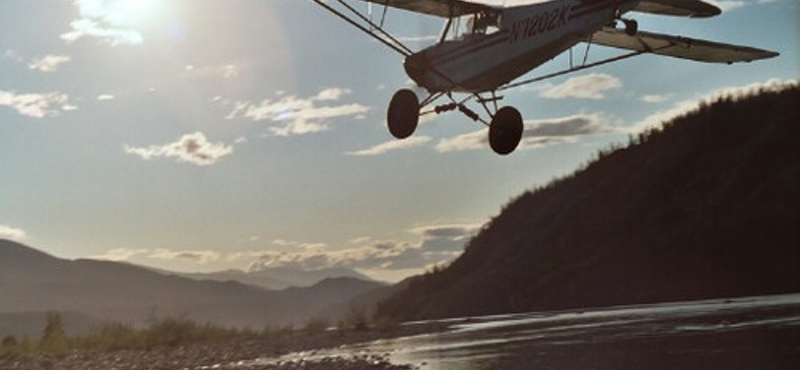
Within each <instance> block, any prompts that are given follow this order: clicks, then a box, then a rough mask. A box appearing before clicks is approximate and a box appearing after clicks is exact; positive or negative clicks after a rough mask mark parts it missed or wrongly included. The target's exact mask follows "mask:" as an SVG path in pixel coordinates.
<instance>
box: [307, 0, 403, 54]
mask: <svg viewBox="0 0 800 370" xmlns="http://www.w3.org/2000/svg"><path fill="white" fill-rule="evenodd" d="M312 1H313V2H315V3H317V5H319V6H321V7H323V8H325V10H327V11H329V12H331V13H333V14H334V15H335V16H337V17H339V18H341V19H342V20H344V21H345V22H347V23H350V25H352V26H353V27H356V28H358V29H359V30H361V31H362V32H364V33H366V34H367V35H369V36H370V37H372V38H374V39H376V40H378V41H380V42H381V43H383V44H384V45H386V46H388V47H390V48H391V49H392V50H394V51H396V52H398V53H400V54H401V55H403V56H404V57H408V56H409V55H411V54H413V53H412V51H411V49H409V48H408V47H406V46H405V45H403V43H402V42H400V41H399V40H397V39H396V38H394V37H393V36H392V35H390V34H389V33H388V32H386V31H384V30H383V28H382V27H381V26H380V25H377V24H375V23H374V22H372V21H371V20H370V19H368V18H367V17H365V16H364V15H363V14H361V13H359V12H358V11H357V10H355V9H353V7H352V6H350V5H349V4H347V3H345V2H344V1H343V0H336V1H337V2H339V4H341V5H342V6H344V7H345V8H346V9H347V10H349V11H350V12H351V13H353V14H354V15H356V16H357V17H358V18H359V19H361V20H362V21H363V22H365V23H367V24H368V25H369V26H370V27H372V28H373V29H374V30H376V31H378V32H379V33H380V35H378V34H376V33H375V32H373V31H372V30H370V29H368V28H367V27H365V26H363V25H361V24H359V23H358V22H356V21H355V20H353V19H352V18H350V17H348V16H347V15H346V14H344V13H342V12H341V11H339V10H338V9H335V8H333V7H331V6H330V5H328V4H326V3H324V2H323V1H322V0H312ZM381 23H383V22H381ZM387 39H388V40H387Z"/></svg>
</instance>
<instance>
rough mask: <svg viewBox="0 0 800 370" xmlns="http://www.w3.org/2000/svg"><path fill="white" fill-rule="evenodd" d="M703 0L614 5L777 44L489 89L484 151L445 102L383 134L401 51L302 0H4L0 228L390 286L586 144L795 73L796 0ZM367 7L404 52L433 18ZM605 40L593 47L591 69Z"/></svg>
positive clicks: (49, 245)
mask: <svg viewBox="0 0 800 370" xmlns="http://www.w3.org/2000/svg"><path fill="white" fill-rule="evenodd" d="M357 3H358V4H355V5H356V6H357V7H359V9H364V8H365V5H363V4H362V3H360V2H357ZM717 4H718V5H719V6H720V7H721V8H722V9H723V10H724V12H723V14H721V15H720V16H718V17H715V18H711V19H686V18H674V17H658V16H650V15H644V14H633V13H631V18H634V19H636V20H638V21H639V29H640V30H648V31H654V32H661V33H668V34H678V35H682V36H689V37H695V38H702V39H709V40H714V41H721V42H727V43H734V44H741V45H748V46H753V47H758V48H763V49H767V50H773V51H777V52H779V53H780V54H781V55H780V56H779V57H777V58H773V59H769V60H763V61H758V62H753V63H742V64H734V65H720V64H703V63H697V62H691V61H684V60H678V59H672V58H665V57H657V56H641V57H637V58H633V59H628V60H625V61H622V62H619V63H615V64H610V65H604V66H601V67H598V68H594V69H590V70H587V71H581V72H578V73H575V74H571V75H567V76H563V77H559V78H555V79H551V80H548V81H545V82H541V83H538V84H533V85H529V86H525V87H523V88H519V89H516V90H511V91H507V92H504V93H503V95H504V97H505V98H504V100H503V104H505V105H512V106H515V107H517V108H518V109H519V110H520V112H521V113H522V115H523V117H524V119H525V123H526V134H525V137H524V139H523V142H522V144H521V147H520V148H518V149H517V151H516V152H514V153H513V154H511V155H510V156H506V157H501V156H498V155H495V154H494V153H492V152H491V150H490V149H489V148H488V146H487V145H486V143H485V139H484V138H485V135H486V129H485V128H484V127H482V126H481V125H480V124H476V123H475V122H472V121H470V120H468V119H466V118H465V117H463V116H461V115H459V114H457V113H450V114H444V115H438V116H435V117H426V118H425V119H424V120H423V122H422V123H421V124H420V127H419V128H418V130H417V132H416V133H415V134H414V136H412V137H411V138H410V139H407V140H405V141H394V140H393V139H392V138H391V136H390V135H389V133H388V131H387V130H386V127H385V118H384V116H385V111H386V107H387V104H388V101H389V99H390V98H391V96H392V94H393V93H394V91H396V90H397V89H399V88H403V87H407V86H409V79H408V77H407V76H406V75H405V73H404V71H403V67H402V58H401V57H400V56H399V55H397V54H395V53H394V52H393V51H391V50H389V49H388V48H385V47H383V46H382V45H380V44H379V43H377V42H375V41H372V40H370V39H368V38H366V37H365V36H364V35H363V34H361V33H360V32H358V31H357V30H354V29H352V28H349V27H348V26H347V25H346V24H344V23H343V22H341V21H340V20H338V19H336V18H334V17H333V16H331V15H330V14H328V13H326V12H325V11H324V10H322V9H321V8H319V7H318V6H316V5H315V4H314V3H312V2H311V1H305V0H2V1H0V24H2V25H3V26H2V27H4V30H3V32H0V238H7V239H13V240H17V241H20V242H22V243H25V244H27V245H30V246H32V247H35V248H37V249H40V250H43V251H45V252H48V253H50V254H53V255H55V256H58V257H62V258H69V259H76V258H99V259H108V260H114V261H127V262H132V263H137V264H141V265H146V266H153V267H158V268H163V269H169V270H174V271H184V272H189V271H192V272H194V271H199V272H209V271H215V270H223V269H230V268H236V269H259V268H269V267H277V266H283V267H299V268H306V269H320V268H327V267H347V268H354V269H357V270H359V271H361V272H363V273H365V274H368V275H369V276H371V277H373V278H376V279H379V280H385V281H397V280H399V279H402V278H404V277H406V276H409V275H412V274H417V273H420V272H423V271H425V270H426V269H430V268H431V267H432V266H434V265H436V264H439V263H446V262H448V261H451V260H453V259H454V258H456V257H457V256H458V255H459V254H460V253H461V252H462V251H463V248H464V245H465V243H467V242H468V240H469V238H470V237H471V236H472V235H474V234H475V233H476V232H478V231H479V230H480V228H481V227H482V225H484V224H485V223H486V222H487V221H489V220H490V219H491V218H492V217H493V216H495V215H497V214H498V213H499V212H500V211H501V209H502V206H503V205H504V204H506V203H508V202H509V201H511V200H512V199H514V198H515V197H516V196H518V195H520V194H522V193H523V192H525V191H527V190H530V189H533V188H534V187H536V186H539V185H543V184H546V183H548V182H549V181H551V180H552V179H553V178H555V177H558V176H562V175H566V174H569V173H571V172H573V171H574V170H575V169H576V168H578V167H580V166H581V165H582V164H584V163H586V162H587V161H589V160H590V159H591V158H593V156H594V154H595V153H596V152H597V151H598V150H600V149H602V148H605V147H607V146H608V145H610V144H612V143H625V142H627V140H628V137H629V135H631V134H635V133H637V132H639V131H641V130H642V129H643V128H645V127H649V126H653V125H657V124H658V123H659V122H661V121H662V120H664V119H668V118H670V117H673V116H675V115H678V114H681V113H682V112H685V111H686V110H689V109H691V108H693V107H695V106H696V105H697V104H698V103H699V102H700V101H701V100H703V99H707V98H708V97H709V96H713V95H715V94H719V93H720V92H723V91H731V90H736V89H739V90H741V89H748V88H751V87H754V86H763V85H775V84H780V83H785V82H788V81H796V80H797V78H798V77H799V76H798V75H800V59H798V49H800V48H799V46H800V40H799V39H798V35H800V32H798V19H799V14H800V13H798V8H797V2H796V1H792V0H741V1H722V2H717ZM387 14H388V18H387V19H386V25H387V27H388V28H389V29H390V30H392V32H393V33H394V34H395V35H397V36H398V37H400V38H401V39H403V40H406V41H407V42H408V44H409V45H410V46H411V47H412V49H415V50H418V49H420V48H422V47H424V46H427V45H430V43H431V41H430V40H431V39H433V36H435V35H437V34H438V33H439V30H440V29H441V25H442V21H441V20H439V19H436V18H432V17H428V16H420V15H414V14H411V13H408V12H404V11H389V12H388V13H387ZM584 49H585V45H583V44H581V45H579V46H577V47H576V49H575V52H576V54H575V55H582V54H578V53H582V52H583V51H584ZM620 53H621V52H620V51H615V50H613V49H608V48H603V47H601V46H593V47H592V48H591V49H590V54H589V60H590V61H591V60H599V59H600V58H603V57H608V56H613V55H619V54H620ZM567 63H568V59H567V57H566V56H561V57H558V58H556V59H554V60H553V61H551V62H550V63H548V64H545V65H543V66H541V67H540V68H538V69H536V70H535V71H533V72H531V73H530V74H529V75H527V76H526V77H534V76H538V75H543V74H546V73H550V72H553V71H556V70H559V69H562V68H564V67H565V66H566V65H567Z"/></svg>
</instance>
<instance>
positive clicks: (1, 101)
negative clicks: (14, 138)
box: [0, 90, 77, 118]
mask: <svg viewBox="0 0 800 370" xmlns="http://www.w3.org/2000/svg"><path fill="white" fill-rule="evenodd" d="M68 101H69V96H68V95H67V94H64V93H61V92H49V93H44V94H17V93H15V92H13V91H3V90H0V107H2V106H6V107H11V108H13V109H14V110H16V111H17V113H19V114H21V115H23V116H27V117H33V118H44V117H50V116H56V115H58V114H59V112H60V111H62V110H75V109H77V107H76V106H74V105H71V104H69V102H68Z"/></svg>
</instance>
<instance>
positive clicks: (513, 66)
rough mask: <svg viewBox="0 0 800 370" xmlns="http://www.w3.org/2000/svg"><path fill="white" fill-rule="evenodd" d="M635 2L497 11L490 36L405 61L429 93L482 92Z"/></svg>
mask: <svg viewBox="0 0 800 370" xmlns="http://www.w3.org/2000/svg"><path fill="white" fill-rule="evenodd" d="M637 3H638V0H631V1H626V0H599V1H593V0H557V1H551V2H546V3H540V4H534V5H525V6H519V7H513V8H507V9H502V10H500V16H499V23H498V26H499V27H498V29H497V30H496V31H495V32H491V33H489V32H487V33H485V34H484V33H476V34H466V35H464V36H463V37H462V38H461V39H459V40H447V41H443V42H440V43H437V44H436V45H433V46H431V47H429V48H426V49H424V50H422V51H420V52H418V53H415V54H413V55H411V56H409V57H408V58H406V61H405V63H404V65H405V69H406V73H407V74H408V75H409V77H411V79H413V80H414V81H415V82H416V83H417V84H418V85H420V86H422V87H424V88H426V89H427V90H429V91H431V92H450V91H456V92H468V93H476V92H485V91H493V90H495V89H497V88H498V87H500V86H502V85H504V84H507V83H508V82H510V81H512V80H514V79H516V78H517V77H520V76H522V75H524V74H525V73H528V72H529V71H531V70H532V69H534V68H536V67H538V66H540V65H542V64H544V63H546V62H547V61H549V60H551V59H553V58H555V57H556V56H557V55H559V54H561V53H562V52H564V51H566V50H568V49H569V48H570V47H572V46H574V45H575V44H577V43H580V42H583V41H586V39H587V38H588V37H589V36H590V35H592V34H593V33H595V32H596V31H598V30H600V29H601V28H602V27H603V26H606V25H608V24H609V23H611V22H613V21H614V20H615V19H616V18H617V17H618V16H619V15H621V14H623V13H625V12H627V11H629V10H631V9H633V8H634V7H635V6H636V4H637Z"/></svg>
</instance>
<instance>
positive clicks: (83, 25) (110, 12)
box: [60, 0, 145, 45]
mask: <svg viewBox="0 0 800 370" xmlns="http://www.w3.org/2000/svg"><path fill="white" fill-rule="evenodd" d="M144 3H145V0H139V1H120V0H75V1H74V4H75V6H77V7H78V12H79V14H80V17H81V18H80V19H76V20H74V21H72V22H70V27H71V28H72V30H71V31H69V32H65V33H63V34H61V35H60V37H61V39H62V40H64V41H66V42H67V43H72V42H75V41H77V40H79V39H81V38H83V37H87V36H88V37H95V38H98V39H100V40H103V41H104V42H107V43H109V44H111V45H119V44H141V43H142V41H143V37H142V34H141V33H140V32H139V31H137V30H135V29H133V28H131V27H130V26H131V25H132V23H133V22H134V21H135V18H136V17H137V16H142V14H140V11H141V10H142V9H143V7H142V6H141V5H138V4H144Z"/></svg>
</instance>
